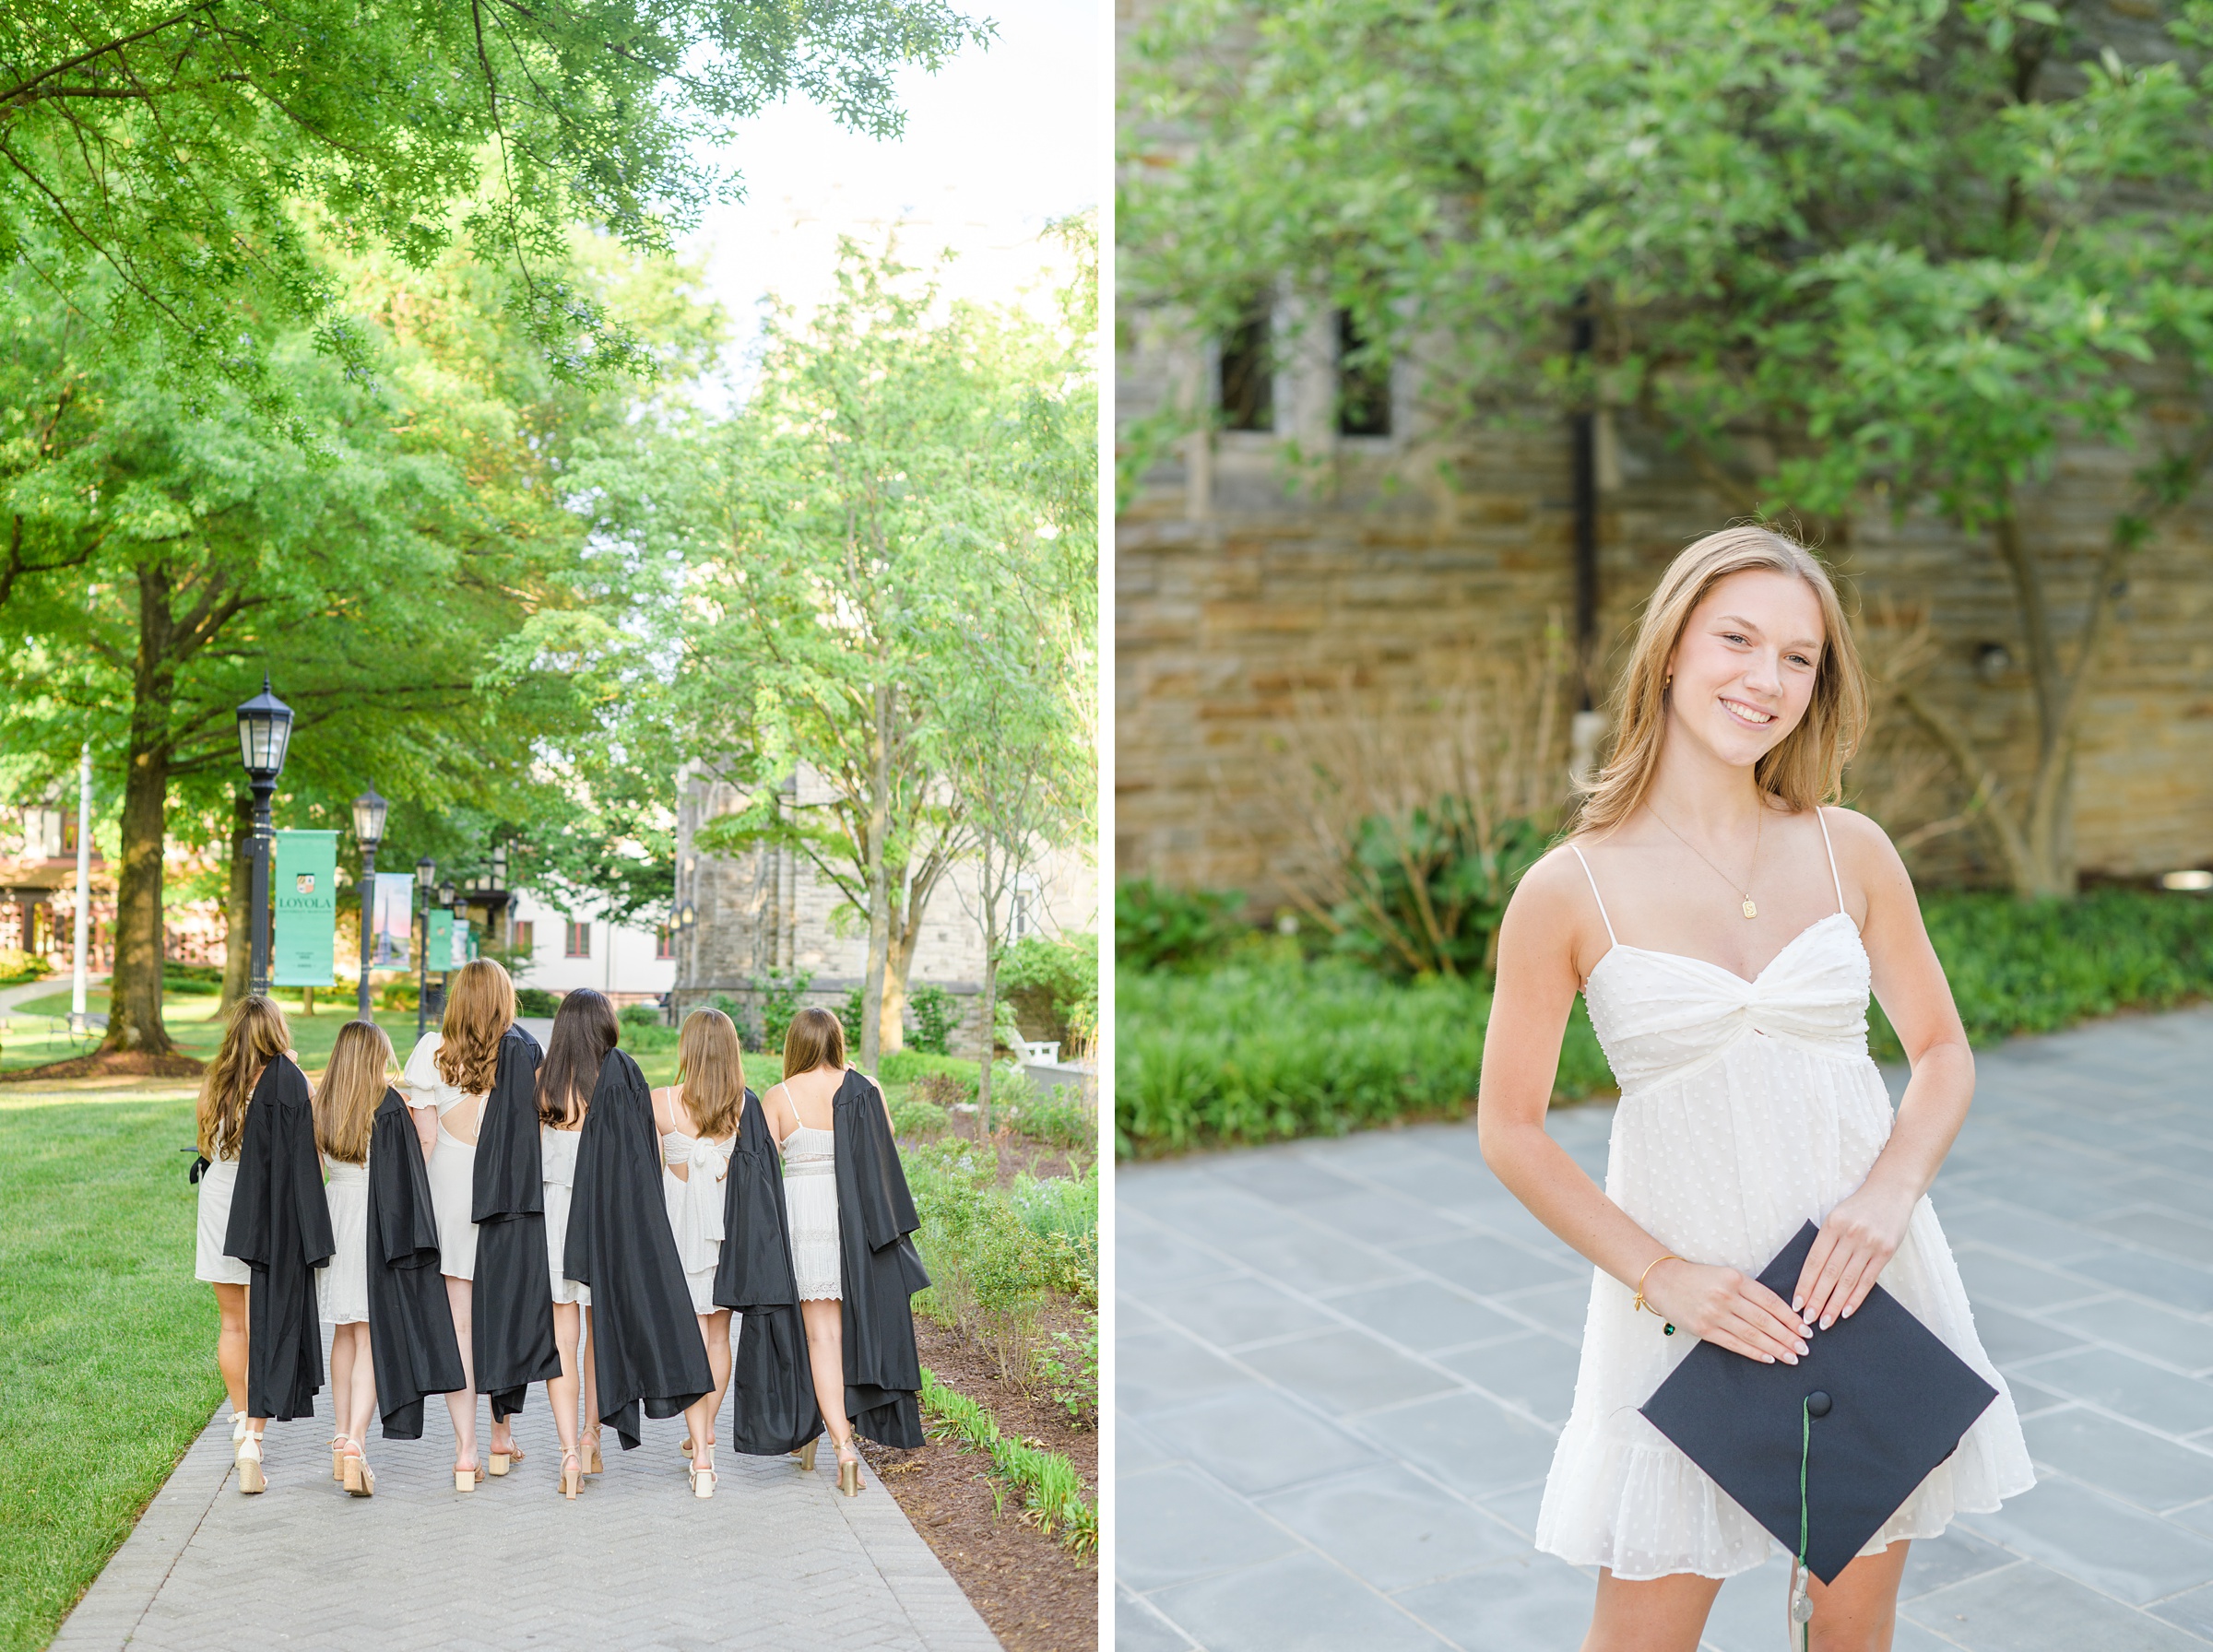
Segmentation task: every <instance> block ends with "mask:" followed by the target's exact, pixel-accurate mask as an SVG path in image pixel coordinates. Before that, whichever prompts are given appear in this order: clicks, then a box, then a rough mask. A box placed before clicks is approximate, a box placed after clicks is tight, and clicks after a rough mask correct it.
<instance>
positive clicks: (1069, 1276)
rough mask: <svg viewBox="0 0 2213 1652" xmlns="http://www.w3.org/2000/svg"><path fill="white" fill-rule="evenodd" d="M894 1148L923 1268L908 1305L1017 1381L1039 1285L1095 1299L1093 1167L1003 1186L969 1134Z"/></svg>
mask: <svg viewBox="0 0 2213 1652" xmlns="http://www.w3.org/2000/svg"><path fill="white" fill-rule="evenodd" d="M901 1157H902V1161H903V1162H904V1164H905V1170H906V1181H907V1187H908V1189H909V1190H910V1191H911V1192H912V1194H913V1195H914V1200H915V1209H916V1213H917V1215H918V1216H919V1217H920V1218H921V1222H922V1227H921V1231H920V1232H919V1233H917V1235H916V1244H917V1246H918V1248H919V1249H920V1251H921V1254H922V1262H923V1266H924V1267H926V1268H928V1269H929V1277H930V1288H929V1290H928V1291H925V1292H922V1293H921V1294H920V1295H919V1296H917V1298H916V1299H915V1303H916V1306H917V1307H918V1308H919V1309H920V1310H921V1311H922V1312H924V1313H926V1314H928V1315H929V1316H930V1317H931V1318H933V1319H935V1320H937V1321H938V1322H939V1323H940V1324H941V1325H952V1326H958V1327H960V1328H961V1329H962V1330H963V1331H964V1332H965V1333H966V1334H968V1335H969V1336H971V1337H973V1338H974V1339H976V1342H977V1343H979V1344H980V1345H981V1346H982V1347H984V1348H985V1349H987V1350H988V1351H989V1352H990V1353H991V1355H992V1356H993V1358H994V1359H995V1360H996V1361H997V1362H998V1363H999V1368H1000V1376H1001V1377H1002V1378H1005V1379H1007V1380H1010V1381H1020V1380H1023V1379H1024V1377H1025V1376H1026V1375H1028V1373H1029V1372H1030V1371H1031V1368H1032V1364H1033V1362H1034V1361H1035V1356H1036V1352H1037V1349H1038V1335H1037V1309H1038V1306H1039V1304H1040V1303H1041V1302H1042V1301H1043V1299H1044V1296H1045V1293H1046V1292H1048V1291H1057V1292H1061V1293H1062V1294H1064V1295H1068V1296H1072V1297H1074V1298H1076V1299H1077V1300H1078V1301H1080V1302H1082V1303H1083V1304H1085V1305H1087V1306H1094V1307H1095V1306H1096V1305H1097V1303H1098V1277H1099V1268H1098V1206H1099V1184H1098V1169H1097V1166H1095V1165H1094V1166H1093V1167H1092V1169H1091V1171H1090V1173H1089V1174H1087V1175H1086V1176H1085V1177H1084V1179H1083V1181H1081V1182H1072V1181H1069V1180H1066V1179H1062V1178H1047V1179H1046V1180H1042V1181H1039V1180H1035V1179H1032V1178H1030V1177H1026V1176H1024V1177H1018V1178H1016V1180H1015V1183H1014V1185H1013V1186H1012V1187H1008V1188H1002V1187H1000V1186H999V1171H998V1164H997V1161H996V1158H995V1157H994V1156H993V1155H992V1154H991V1153H990V1152H989V1151H988V1150H985V1151H978V1150H976V1147H975V1146H974V1145H972V1144H970V1143H968V1142H964V1141H961V1140H958V1139H951V1140H943V1141H935V1142H924V1143H922V1144H920V1145H918V1146H917V1147H915V1148H913V1149H911V1150H906V1151H905V1152H903V1153H902V1155H901Z"/></svg>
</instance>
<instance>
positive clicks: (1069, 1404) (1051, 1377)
mask: <svg viewBox="0 0 2213 1652" xmlns="http://www.w3.org/2000/svg"><path fill="white" fill-rule="evenodd" d="M1087 1317H1088V1320H1089V1323H1088V1324H1087V1325H1086V1326H1085V1327H1084V1332H1083V1336H1081V1337H1078V1336H1077V1335H1076V1334H1075V1333H1074V1332H1072V1331H1055V1332H1054V1333H1053V1335H1052V1339H1051V1340H1050V1341H1048V1342H1047V1343H1046V1345H1045V1346H1044V1347H1042V1348H1040V1349H1039V1350H1038V1351H1037V1363H1036V1375H1037V1382H1038V1385H1039V1386H1041V1387H1043V1388H1044V1389H1045V1391H1046V1393H1047V1396H1049V1397H1050V1398H1051V1399H1052V1400H1053V1402H1054V1403H1055V1404H1056V1405H1058V1406H1059V1407H1060V1409H1061V1410H1065V1411H1066V1412H1067V1413H1068V1421H1069V1423H1070V1425H1071V1426H1072V1427H1075V1428H1083V1427H1084V1426H1085V1425H1086V1424H1087V1423H1089V1422H1093V1421H1094V1420H1095V1419H1096V1418H1097V1416H1098V1414H1099V1316H1097V1315H1096V1314H1093V1315H1090V1316H1087Z"/></svg>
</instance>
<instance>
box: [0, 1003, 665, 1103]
mask: <svg viewBox="0 0 2213 1652" xmlns="http://www.w3.org/2000/svg"><path fill="white" fill-rule="evenodd" d="M277 1002H278V1004H279V1005H280V1006H281V1007H282V1008H283V1010H284V1017H285V1021H286V1023H287V1024H288V1025H289V1026H290V1028H291V1030H292V1043H293V1045H294V1047H295V1048H297V1049H298V1050H299V1052H300V1065H301V1066H302V1067H303V1068H306V1069H307V1070H308V1071H309V1072H310V1073H316V1072H320V1071H321V1070H322V1069H323V1067H324V1065H325V1063H326V1062H328V1061H329V1059H330V1046H331V1044H333V1043H335V1042H336V1041H337V1036H338V1029H339V1028H340V1027H342V1026H344V1025H345V1024H346V1023H347V1022H348V1021H351V1020H352V1019H353V997H352V995H351V994H350V993H340V994H335V995H334V994H328V993H323V994H318V995H317V996H316V999H315V1012H314V1014H313V1015H309V1014H308V1013H307V1012H306V1010H305V1009H303V1008H302V1005H301V1002H300V996H299V994H298V993H296V992H294V993H279V994H278V995H277ZM221 1003H222V1000H221V999H220V998H218V997H215V996H214V995H212V994H209V995H207V997H164V998H163V999H162V1000H161V1021H162V1024H163V1025H164V1026H166V1027H167V1028H168V1029H169V1035H170V1037H172V1039H174V1040H176V1042H177V1046H178V1047H179V1048H180V1049H182V1050H183V1052H184V1053H185V1054H186V1055H188V1056H197V1057H198V1058H199V1059H200V1060H202V1061H207V1060H212V1059H213V1058H214V1056H215V1051H216V1046H217V1045H218V1044H220V1043H221V1042H222V1037H223V1020H222V1010H221V1008H220V1006H221ZM106 1008H107V998H106V997H105V995H104V994H103V995H101V996H98V997H95V998H94V999H93V1000H92V1009H93V1011H94V1013H96V1014H98V1013H101V1012H102V1011H104V1010H105V1009H106ZM0 1016H4V1018H5V1020H6V1022H7V1031H6V1032H5V1033H0V1072H7V1071H12V1070H14V1069H15V1068H24V1067H39V1066H41V1065H43V1064H44V1063H46V1062H49V1061H65V1060H67V1059H68V1058H69V1057H70V1056H81V1055H84V1054H85V1053H86V1052H87V1051H89V1050H90V1049H91V1048H92V1047H93V1045H94V1044H96V1043H97V1042H98V1037H97V1035H95V1036H94V1037H93V1038H90V1039H87V1038H74V1039H73V1038H71V1037H70V1036H69V1033H68V1031H67V1028H68V1016H69V995H68V993H67V992H66V991H63V992H58V993H53V994H49V995H48V996H47V997H41V998H33V999H32V1000H31V1001H30V1003H28V1004H18V1005H17V1006H16V1007H15V1009H11V1010H7V1011H5V1012H0ZM376 1024H377V1025H378V1026H380V1027H382V1028H384V1030H385V1032H388V1033H389V1034H391V1037H392V1048H393V1050H394V1051H395V1052H396V1054H397V1056H398V1057H399V1059H400V1060H402V1061H405V1060H406V1059H407V1058H408V1051H409V1050H411V1049H413V1048H414V1047H415V1012H414V1011H413V1010H412V1009H380V1010H378V1011H377V1012H376ZM669 1059H670V1062H671V1064H673V1062H674V1060H675V1057H674V1056H670V1057H669ZM659 1081H660V1080H657V1082H659Z"/></svg>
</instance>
